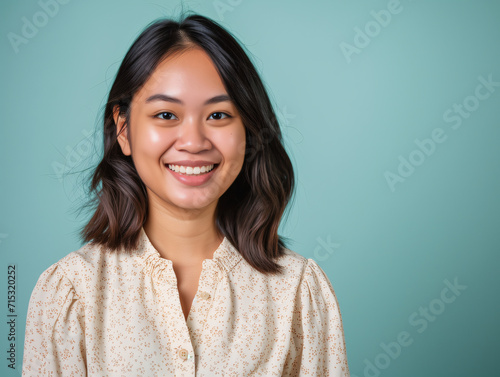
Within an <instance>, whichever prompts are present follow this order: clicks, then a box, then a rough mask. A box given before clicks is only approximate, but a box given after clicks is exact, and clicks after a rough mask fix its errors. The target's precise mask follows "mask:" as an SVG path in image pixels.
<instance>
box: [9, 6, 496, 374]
mask: <svg viewBox="0 0 500 377" xmlns="http://www.w3.org/2000/svg"><path fill="white" fill-rule="evenodd" d="M389 3H390V2H389ZM221 4H225V5H226V8H225V11H224V12H221V11H220V10H219V11H217V10H216V7H217V6H219V7H221ZM231 4H232V5H231ZM396 8H397V9H399V10H400V12H399V13H397V14H392V16H391V20H390V22H388V24H387V25H386V26H385V27H379V28H380V32H379V33H378V34H377V35H374V36H373V37H370V42H369V44H368V45H367V46H366V47H363V48H359V50H358V51H357V52H358V53H353V54H352V55H350V56H349V57H348V58H346V55H345V54H344V53H343V52H342V48H341V46H345V44H344V45H343V44H342V43H346V44H350V45H352V46H354V47H356V45H355V43H354V39H355V35H356V31H355V28H356V27H358V28H360V29H361V30H365V27H367V26H368V29H369V30H371V32H372V34H376V33H375V32H376V31H377V28H376V25H374V24H373V22H372V21H373V20H374V17H373V15H372V14H371V13H370V11H372V10H375V11H377V12H378V11H380V10H383V9H388V1H379V0H376V1H375V0H370V1H326V0H325V1H309V2H306V1H274V2H272V1H264V0H254V1H249V0H221V1H189V2H184V9H185V10H191V11H194V12H199V13H201V14H203V15H205V16H208V17H211V18H213V19H214V20H216V21H219V22H220V23H221V24H222V25H223V26H225V27H226V28H228V29H229V30H230V31H231V32H232V33H234V35H235V36H236V37H237V38H239V40H240V41H241V42H243V44H244V45H245V46H246V48H247V50H248V51H249V52H250V53H251V57H252V60H253V61H254V62H255V64H256V66H257V69H258V70H259V72H260V73H261V75H262V78H263V80H264V82H265V84H266V86H267V88H268V90H269V94H270V96H271V98H272V100H273V103H274V105H275V108H276V110H277V112H278V114H279V116H280V119H281V121H282V127H283V133H284V137H285V144H286V147H287V149H288V151H289V152H290V156H291V158H292V160H293V163H294V166H295V168H296V174H297V182H298V184H297V192H296V194H297V195H296V198H295V200H294V202H293V207H291V210H290V213H289V217H288V218H287V222H286V223H283V224H282V226H281V234H282V235H284V236H287V237H289V238H291V239H292V240H293V242H291V243H290V244H289V248H291V249H292V250H295V251H296V252H298V253H300V254H302V255H304V256H306V257H308V258H313V259H315V260H316V261H317V262H318V264H319V265H320V266H321V267H322V268H323V269H324V270H325V272H326V273H327V275H328V276H329V278H330V280H331V282H332V285H333V287H334V289H335V292H336V294H337V298H338V300H339V302H340V308H341V312H342V317H343V324H344V331H345V339H346V345H347V352H348V361H349V367H350V371H351V376H353V377H356V376H357V377H361V376H374V377H376V376H379V375H380V376H387V377H389V376H457V377H458V376H473V375H474V376H477V375H485V376H486V375H488V376H493V375H497V374H498V372H496V370H497V369H498V368H497V366H496V359H497V353H498V351H499V349H500V348H499V345H498V339H499V336H500V331H499V330H500V329H499V325H498V322H497V321H498V318H500V300H499V295H498V288H499V266H500V257H499V255H500V253H499V251H500V250H499V244H500V242H499V241H500V236H499V235H500V232H499V225H500V215H499V213H500V200H499V196H498V195H499V191H500V164H499V162H500V148H499V141H500V128H499V126H500V113H499V111H498V110H499V108H500V107H499V105H500V86H497V87H492V88H491V90H492V92H488V91H487V90H484V89H482V91H481V92H480V93H482V94H483V95H485V94H486V93H489V98H487V99H484V100H478V101H477V102H476V103H475V102H474V100H473V99H471V98H468V99H467V97H468V96H474V95H475V89H476V87H477V86H478V85H479V84H480V81H478V77H480V76H482V77H483V78H484V79H486V80H487V79H488V76H489V75H491V77H492V80H493V81H494V82H500V49H499V46H500V44H499V42H500V27H499V24H500V3H499V2H495V1H484V0H483V1H451V0H447V1H439V2H436V1H430V0H421V1H417V0H414V1H410V0H401V2H400V5H399V6H398V7H396ZM41 10H42V8H41V7H40V5H39V4H38V2H37V1H34V0H33V1H31V0H30V1H28V0H25V1H22V2H9V1H3V2H2V3H1V5H0V14H1V16H0V20H1V22H0V35H1V36H2V41H1V44H0V51H1V60H0V64H1V71H0V72H1V73H0V74H1V80H2V81H1V82H2V85H1V88H0V96H1V97H0V98H1V102H0V103H1V112H0V127H1V137H0V161H1V176H2V180H1V185H0V190H1V195H0V205H1V212H0V213H1V219H0V242H1V243H0V252H1V264H2V266H1V271H2V272H1V276H2V277H1V279H2V281H3V283H2V289H1V292H0V305H1V306H2V307H3V310H2V311H0V314H1V315H3V317H2V321H1V323H2V324H3V325H2V326H0V339H1V340H0V344H1V347H0V350H1V353H0V354H1V355H2V357H1V359H0V374H1V375H2V376H11V375H12V376H14V375H20V374H21V364H22V363H21V361H22V350H23V338H24V326H25V318H26V311H27V307H28V301H29V297H30V294H31V291H32V289H33V287H34V285H35V283H36V280H37V279H38V276H39V275H40V274H41V273H42V272H43V271H44V270H45V269H46V268H48V267H49V266H50V265H51V264H53V263H55V262H56V261H57V260H59V259H60V258H62V257H63V256H65V255H66V254H68V253H69V252H71V251H73V250H76V249H78V248H79V247H80V246H81V243H80V241H79V239H78V237H77V232H78V230H79V228H80V227H81V226H82V225H83V223H84V221H85V218H84V217H83V215H82V216H80V217H78V213H77V212H76V209H77V206H78V204H79V203H80V202H81V198H82V189H81V187H82V186H81V180H80V178H79V175H78V171H80V170H82V169H84V168H85V167H87V166H90V165H91V164H92V163H93V162H95V160H96V158H95V157H93V156H95V155H96V153H98V152H95V151H94V148H96V149H97V150H98V149H99V142H100V135H99V132H100V127H101V124H100V119H101V110H102V108H103V105H104V103H105V101H106V96H107V93H108V90H109V88H110V85H111V84H112V81H113V78H114V75H115V73H116V70H117V68H118V66H119V64H120V62H121V59H122V58H123V56H124V54H125V52H126V51H127V49H128V48H129V46H130V45H131V43H132V42H133V41H134V39H135V38H136V37H137V36H138V34H139V33H140V32H141V31H142V30H143V29H144V27H145V26H146V25H147V24H148V23H150V22H151V21H153V20H154V19H156V18H158V17H165V16H166V17H168V16H171V15H174V16H176V15H177V14H178V13H179V12H180V11H181V10H182V6H181V2H179V1H177V0H175V1H174V0H168V1H167V0H163V1H151V0H149V1H130V0H128V1H126V0H120V1H118V0H115V1H98V0H92V1H88V0H87V1H78V0H72V1H69V2H68V4H65V5H60V6H59V9H58V11H57V14H55V15H54V16H53V17H48V22H47V24H46V25H45V26H43V27H40V28H39V30H38V32H37V33H36V35H34V36H33V37H32V38H29V39H28V40H27V43H26V44H21V45H20V46H19V51H18V52H16V51H15V49H14V48H13V47H12V45H11V43H10V42H9V38H8V34H9V33H10V32H12V33H16V34H18V35H21V28H22V25H23V21H22V18H23V17H26V18H27V19H29V20H32V18H33V16H34V15H35V14H36V13H37V12H39V11H41ZM370 22H372V23H370ZM370 27H371V28H372V29H370ZM358 42H359V41H358ZM349 60H350V61H349ZM464 100H466V101H468V102H467V103H468V106H469V108H470V107H471V106H472V107H477V109H474V111H470V112H469V111H468V112H467V117H461V118H460V119H461V126H460V127H459V128H458V129H453V128H452V127H451V126H452V125H453V124H454V123H455V122H452V123H450V122H446V121H445V120H444V119H443V114H444V113H445V112H446V111H447V110H448V109H450V108H451V109H453V104H455V103H456V104H463V102H464ZM455 116H456V115H455ZM436 128H441V129H442V130H443V131H442V132H443V133H444V135H446V140H445V141H444V142H442V143H440V144H436V146H435V150H434V152H433V153H431V154H430V155H429V156H426V155H423V154H422V155H421V156H424V159H423V162H422V161H421V160H420V161H417V160H418V159H417V160H414V161H417V162H418V163H419V165H418V166H415V167H414V170H413V172H412V173H411V174H407V177H406V178H404V181H403V182H399V183H396V184H395V185H394V187H393V190H391V188H390V185H389V184H388V182H387V180H386V177H385V176H384V174H386V172H387V171H389V172H391V173H393V174H398V165H399V164H400V159H399V158H400V157H399V156H402V157H403V158H405V159H407V160H408V159H409V156H410V154H412V152H414V151H415V150H418V148H417V146H416V144H415V142H414V140H415V139H420V140H423V139H428V138H430V137H431V135H432V133H433V130H435V129H436ZM94 132H96V134H94ZM94 142H95V144H96V146H95V147H92V145H93V143H94ZM413 156H414V157H415V158H417V157H418V152H414V153H413ZM64 166H65V168H63V167H64ZM61 169H63V170H64V171H65V172H66V174H64V175H62V174H61ZM72 173H74V174H72ZM8 264H16V266H17V286H16V289H17V296H16V300H17V301H16V313H17V315H18V317H17V328H16V330H17V341H16V343H17V369H16V370H15V371H12V370H10V369H9V368H8V367H7V361H6V357H5V355H6V354H7V348H8V347H7V346H8V342H7V331H8V327H7V324H6V321H7V314H6V313H7V297H6V294H7V265H8ZM445 280H448V281H449V282H451V283H453V282H454V280H457V281H458V283H459V284H460V285H462V286H465V287H466V288H463V287H462V290H461V291H460V292H459V293H460V295H459V296H457V295H456V299H455V300H454V301H453V302H451V303H446V304H443V301H442V300H441V292H442V290H443V288H445V287H446V285H445V283H444V281H445ZM447 294H448V296H449V297H451V296H452V294H451V293H449V292H448V293H447ZM429 305H431V313H432V310H433V311H434V313H438V314H436V315H434V316H433V318H434V319H433V320H424V319H423V318H425V317H424V316H423V314H419V310H421V309H420V308H424V309H425V308H428V307H429ZM4 313H5V314H4ZM412 313H417V314H416V315H417V317H418V318H419V319H420V321H424V323H425V322H426V323H427V327H426V328H425V330H424V331H422V332H419V331H418V330H419V329H420V330H421V329H422V327H421V325H419V326H415V325H412V324H411V323H410V322H411V316H412ZM413 318H414V319H415V317H413ZM420 323H422V322H420ZM422 326H423V325H422ZM403 332H407V333H408V334H409V336H410V337H411V340H412V343H411V344H410V345H408V346H404V347H400V348H401V351H400V352H399V353H398V352H397V350H396V348H397V347H396V348H393V352H390V351H389V352H388V351H386V350H384V347H383V345H381V344H382V343H383V344H385V345H389V344H391V342H395V341H397V338H398V335H400V334H404V333H403ZM392 346H393V347H394V345H392ZM390 354H392V356H393V357H390ZM384 355H385V356H384ZM370 364H371V365H372V367H367V365H370ZM377 365H378V366H377ZM495 372H496V373H495Z"/></svg>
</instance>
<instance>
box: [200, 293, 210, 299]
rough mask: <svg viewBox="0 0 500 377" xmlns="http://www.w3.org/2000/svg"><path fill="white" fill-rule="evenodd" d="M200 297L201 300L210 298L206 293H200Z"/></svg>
mask: <svg viewBox="0 0 500 377" xmlns="http://www.w3.org/2000/svg"><path fill="white" fill-rule="evenodd" d="M200 297H201V298H202V299H203V300H208V299H209V298H210V294H209V293H208V292H201V293H200Z"/></svg>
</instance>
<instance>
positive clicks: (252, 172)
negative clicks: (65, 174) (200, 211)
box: [80, 14, 294, 273]
mask: <svg viewBox="0 0 500 377" xmlns="http://www.w3.org/2000/svg"><path fill="white" fill-rule="evenodd" d="M193 46H196V47H201V48H202V49H203V50H204V51H205V52H206V53H207V54H208V55H209V56H210V57H211V59H212V61H213V63H214V65H215V67H216V68H217V70H218V72H219V74H220V77H221V79H222V82H223V83H224V86H225V88H226V90H227V92H228V95H229V97H230V98H231V99H232V100H233V102H234V104H235V106H236V108H237V109H238V112H239V113H240V115H241V118H242V121H243V124H244V126H245V133H246V149H245V159H244V162H243V167H242V170H241V172H240V174H239V175H238V176H237V177H236V179H235V181H234V182H233V184H232V185H231V186H230V187H229V188H228V190H227V191H226V192H225V193H224V194H223V195H222V196H221V197H220V199H219V201H218V204H217V209H216V225H217V227H218V228H219V231H220V232H221V234H223V235H224V236H225V237H227V238H228V240H229V241H230V242H231V243H232V244H233V245H234V246H235V247H236V248H237V249H238V251H239V252H240V254H241V255H242V256H243V258H244V259H245V260H246V261H247V262H248V263H249V264H250V265H251V266H253V267H254V268H255V269H257V270H258V271H260V272H262V273H281V272H282V271H281V268H280V266H279V265H278V264H277V263H276V262H275V261H274V260H273V259H274V258H277V257H279V256H281V255H283V253H284V250H283V248H285V247H286V245H285V243H284V240H283V237H282V236H279V235H278V227H279V224H280V221H281V218H282V216H283V213H284V211H285V208H286V206H287V204H288V202H289V200H290V199H291V197H292V194H293V190H294V172H293V166H292V163H291V161H290V158H289V156H288V155H287V153H286V151H285V148H284V146H283V144H282V134H281V130H280V126H279V123H278V120H277V117H276V114H275V112H274V110H273V107H272V105H271V102H270V99H269V97H268V94H267V92H266V90H265V88H264V85H263V83H262V81H261V79H260V77H259V74H258V73H257V71H256V69H255V67H254V65H253V64H252V62H251V61H250V59H249V57H248V56H247V54H246V53H245V51H244V50H243V48H242V47H241V46H240V44H239V43H238V42H237V40H236V39H235V37H234V36H232V35H231V34H230V33H229V32H228V31H226V30H225V29H224V28H222V27H221V26H220V25H219V24H217V23H216V22H214V21H212V20H210V19H209V18H206V17H204V16H201V15H197V14H192V15H190V16H188V17H184V18H183V19H181V20H180V21H178V22H177V21H174V20H171V19H161V20H157V21H155V22H153V23H151V24H150V25H149V26H148V27H147V28H146V29H145V30H144V31H143V32H142V33H141V34H140V35H139V37H138V38H137V39H136V40H135V42H134V43H133V44H132V46H131V47H130V49H129V50H128V52H127V54H126V55H125V58H124V59H123V61H122V63H121V65H120V68H119V69H118V72H117V74H116V77H115V80H114V83H113V86H112V87H111V90H110V92H109V97H108V100H107V103H106V105H105V109H104V154H103V157H102V160H101V161H100V162H99V164H98V165H97V167H96V169H95V171H93V174H92V176H91V177H90V178H91V179H90V182H89V195H90V196H89V197H90V201H89V203H88V204H86V205H85V207H86V208H91V210H92V211H93V216H92V217H91V219H90V220H89V221H88V223H87V224H86V226H85V227H84V228H83V229H82V230H81V232H80V235H81V237H82V239H83V240H84V241H85V242H89V241H93V242H95V243H97V244H100V245H104V246H106V247H109V248H111V249H118V248H124V249H125V250H132V249H134V248H136V247H137V242H138V237H139V233H140V230H141V227H142V226H143V225H144V223H145V221H146V219H147V215H148V200H147V192H146V189H145V186H144V184H143V182H142V181H141V179H140V177H139V175H138V173H137V171H136V169H135V167H134V163H133V161H132V159H131V157H130V156H125V155H124V154H123V153H122V151H121V149H120V146H119V143H118V142H117V134H116V124H115V122H114V118H113V109H114V107H115V106H116V105H118V106H119V111H120V114H123V115H124V116H125V118H126V121H125V123H126V125H127V126H128V124H129V119H130V104H131V101H132V98H133V96H134V94H135V93H136V92H137V91H138V90H139V89H140V88H141V87H142V86H143V84H144V83H145V82H146V81H147V79H148V78H149V77H150V75H151V73H152V72H153V71H154V69H155V68H156V66H157V65H158V64H159V63H160V62H161V61H162V60H163V59H165V58H166V57H167V56H169V55H170V54H172V53H174V52H178V51H182V50H185V49H187V48H190V47H193Z"/></svg>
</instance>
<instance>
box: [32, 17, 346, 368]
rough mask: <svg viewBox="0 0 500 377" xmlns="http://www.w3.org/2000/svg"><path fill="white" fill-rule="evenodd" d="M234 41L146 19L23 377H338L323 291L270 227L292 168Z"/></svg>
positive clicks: (41, 298) (209, 28)
mask: <svg viewBox="0 0 500 377" xmlns="http://www.w3.org/2000/svg"><path fill="white" fill-rule="evenodd" d="M281 140H282V136H281V131H280V128H279V124H278V122H277V119H276V116H275V113H274V111H273V108H272V105H271V103H270V100H269V97H268V95H267V94H266V91H265V88H264V86H263V84H262V82H261V80H260V78H259V75H258V73H257V72H256V70H255V68H254V66H253V65H252V63H251V61H250V60H249V58H248V57H247V55H246V54H245V52H244V50H243V49H242V48H241V47H240V45H239V44H238V42H237V41H236V40H235V39H234V37H233V36H231V35H230V34H229V33H228V32H227V31H226V30H224V29H223V28H221V27H220V26H219V25H218V24H216V23H215V22H213V21H211V20H209V19H207V18H205V17H203V16H200V15H191V16H189V17H187V18H185V19H183V20H181V21H180V22H174V21H172V20H160V21H157V22H154V23H153V24H151V25H150V26H149V27H148V28H147V29H146V30H145V31H144V32H143V33H142V34H141V35H140V36H139V37H138V38H137V40H136V41H135V42H134V43H133V45H132V46H131V48H130V50H129V51H128V52H127V54H126V56H125V58H124V60H123V62H122V64H121V66H120V68H119V70H118V73H117V75H116V78H115V81H114V84H113V86H112V88H111V90H110V94H109V98H108V102H107V104H106V108H105V113H104V154H103V158H102V161H101V162H100V163H99V165H98V166H97V168H96V170H95V172H94V175H93V178H92V182H91V190H92V191H93V194H94V195H93V202H92V203H93V204H94V207H93V209H94V213H93V216H92V218H91V219H90V221H89V222H88V224H87V225H86V226H85V228H84V229H83V230H82V238H83V239H84V241H85V242H87V243H86V244H85V245H84V246H83V247H82V248H80V249H79V250H77V251H74V252H72V253H70V254H69V255H67V256H66V257H64V258H62V259H61V260H60V261H58V262H57V263H55V264H53V265H52V266H50V267H49V268H48V269H47V270H45V272H43V273H42V275H41V276H40V278H39V280H38V282H37V285H36V287H35V288H34V291H33V293H32V296H31V300H30V306H29V310H28V317H27V325H26V340H25V350H24V365H23V375H25V376H45V375H62V376H83V375H89V376H104V375H106V376H174V375H175V376H195V375H196V376H348V375H349V371H348V366H347V359H346V350H345V342H344V334H343V329H342V321H341V316H340V311H339V307H338V302H337V300H336V297H335V294H334V291H333V288H332V286H331V284H330V282H329V280H328V278H327V276H326V275H325V274H324V272H323V270H322V269H321V268H320V267H319V266H318V265H317V264H316V262H315V261H314V260H312V259H306V258H304V257H303V256H301V255H299V254H297V253H295V252H293V251H291V250H289V249H287V248H286V247H285V245H284V243H283V241H282V239H281V238H280V237H279V236H278V233H277V232H278V225H279V222H280V219H281V216H282V215H283V212H284V210H285V207H286V205H287V203H288V201H289V199H290V197H291V195H292V192H293V188H294V174H293V168H292V164H291V162H290V159H289V157H288V156H287V153H286V151H285V149H284V148H283V145H282V142H281Z"/></svg>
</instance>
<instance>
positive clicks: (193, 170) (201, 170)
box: [167, 164, 218, 175]
mask: <svg viewBox="0 0 500 377" xmlns="http://www.w3.org/2000/svg"><path fill="white" fill-rule="evenodd" d="M216 165H218V164H212V165H206V166H183V165H172V164H168V165H167V167H168V168H169V169H170V170H172V171H175V172H176V173H180V174H184V175H202V174H206V173H209V172H210V171H212V170H213V169H214V167H215V166H216Z"/></svg>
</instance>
